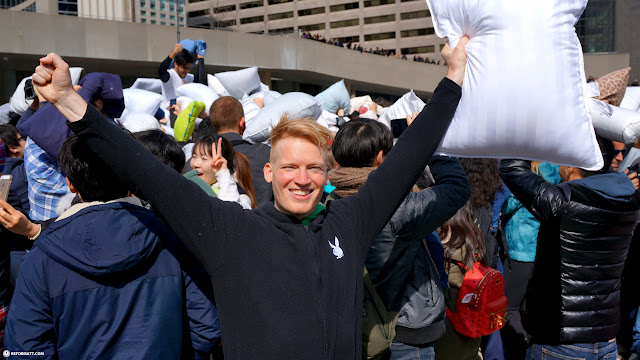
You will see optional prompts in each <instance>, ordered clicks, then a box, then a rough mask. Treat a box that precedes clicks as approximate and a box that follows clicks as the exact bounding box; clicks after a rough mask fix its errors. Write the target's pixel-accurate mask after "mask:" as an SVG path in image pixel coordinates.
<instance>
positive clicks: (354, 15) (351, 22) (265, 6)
mask: <svg viewBox="0 0 640 360" xmlns="http://www.w3.org/2000/svg"><path fill="white" fill-rule="evenodd" d="M185 7H186V9H185V10H186V13H187V19H188V20H187V21H188V25H189V26H195V27H211V28H226V29H231V30H236V31H243V32H250V33H256V34H265V33H268V34H286V33H292V34H298V33H299V32H300V31H304V32H306V31H309V32H310V33H311V34H316V33H317V34H319V35H321V36H324V37H325V38H326V39H337V40H339V41H340V42H343V43H347V42H349V41H351V42H352V43H354V44H359V45H361V46H362V47H364V48H365V49H374V50H375V49H376V48H380V49H384V50H392V51H394V52H395V53H396V54H398V55H406V56H407V57H412V56H413V55H415V54H420V55H422V56H427V57H436V58H438V57H439V56H440V55H439V54H440V48H441V46H443V45H444V43H445V42H446V40H443V39H440V38H438V37H437V36H436V35H435V32H434V29H433V25H432V22H431V17H430V14H429V9H428V7H427V4H426V2H425V1H424V0H326V1H309V0H187V2H186V4H185Z"/></svg>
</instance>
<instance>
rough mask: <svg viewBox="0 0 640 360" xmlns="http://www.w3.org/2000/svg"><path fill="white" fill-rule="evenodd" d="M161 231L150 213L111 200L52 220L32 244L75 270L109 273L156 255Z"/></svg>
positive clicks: (100, 274)
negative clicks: (66, 216) (54, 220)
mask: <svg viewBox="0 0 640 360" xmlns="http://www.w3.org/2000/svg"><path fill="white" fill-rule="evenodd" d="M114 224H126V226H114ZM58 229H60V230H63V231H56V230H58ZM161 231H166V230H164V229H160V228H159V226H158V222H157V221H155V215H153V212H151V211H149V210H146V209H144V208H142V207H140V206H136V205H132V204H127V203H120V202H115V203H107V204H100V205H93V206H90V207H87V208H84V209H82V210H80V211H78V212H77V213H76V214H74V215H72V216H70V217H68V218H65V219H62V220H59V221H56V222H54V223H53V224H51V225H50V226H49V227H48V228H47V229H46V230H45V231H44V232H43V234H42V235H41V238H39V239H38V241H37V242H36V245H35V246H37V247H38V248H39V249H40V250H41V251H42V252H44V253H45V254H47V255H48V256H49V257H51V258H52V259H53V260H55V261H56V262H58V263H60V264H62V265H64V266H65V267H67V268H69V269H71V270H73V271H75V272H78V273H81V274H84V275H91V276H109V275H114V274H119V273H122V272H125V271H128V270H131V269H132V268H134V267H135V266H137V265H138V264H140V263H142V262H145V261H149V260H150V259H151V258H152V257H154V256H156V255H157V253H158V252H159V251H160V250H161V249H162V248H163V246H164V245H163V244H162V241H161V238H160V237H159V235H158V234H160V233H161ZM132 234H136V235H135V237H133V238H132Z"/></svg>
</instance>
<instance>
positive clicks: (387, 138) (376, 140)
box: [332, 119, 393, 167]
mask: <svg viewBox="0 0 640 360" xmlns="http://www.w3.org/2000/svg"><path fill="white" fill-rule="evenodd" d="M392 147H393V134H392V133H391V130H389V129H388V128H387V127H386V126H384V125H383V124H382V123H380V122H378V121H375V120H364V119H360V120H352V121H349V122H348V123H346V124H345V125H344V126H343V127H342V128H341V129H340V131H338V133H337V134H336V137H335V139H333V146H332V151H333V156H334V157H335V159H336V161H337V162H338V164H340V166H342V167H369V166H371V165H372V164H373V160H374V159H375V157H376V156H377V155H378V153H379V152H380V150H382V154H383V155H385V156H386V155H387V154H388V153H389V151H391V148H392Z"/></svg>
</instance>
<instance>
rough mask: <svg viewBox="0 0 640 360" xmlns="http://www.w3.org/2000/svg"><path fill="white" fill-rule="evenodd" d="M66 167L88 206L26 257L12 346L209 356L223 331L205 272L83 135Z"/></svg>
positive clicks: (48, 354) (68, 152)
mask: <svg viewBox="0 0 640 360" xmlns="http://www.w3.org/2000/svg"><path fill="white" fill-rule="evenodd" d="M58 161H59V163H60V165H61V167H62V169H63V171H64V173H65V174H66V176H67V182H68V183H69V188H70V189H71V191H73V192H77V193H79V196H80V197H81V198H82V200H83V202H81V203H79V204H76V205H74V206H72V207H71V208H70V209H68V210H67V211H65V213H63V214H62V215H61V216H60V217H59V218H58V219H57V220H56V221H55V222H54V223H53V224H51V225H49V227H47V229H46V230H44V231H43V232H42V234H41V235H40V236H39V238H38V239H37V240H36V243H35V245H34V246H33V249H32V251H31V252H30V253H29V254H28V255H27V256H26V257H25V259H24V262H23V263H22V267H21V269H20V274H19V276H18V280H17V284H16V288H15V292H14V296H13V300H12V303H11V306H10V311H9V315H8V318H7V325H6V331H5V338H4V340H5V348H6V349H7V350H9V351H11V352H21V351H24V352H30V351H41V352H43V353H44V356H42V357H39V358H45V359H51V358H66V359H96V358H101V359H120V358H127V359H178V358H187V357H191V358H203V359H208V358H209V353H210V352H211V350H212V349H213V347H214V346H215V345H217V343H218V342H219V339H220V325H219V320H218V314H217V310H216V308H215V306H214V305H213V302H212V299H213V295H212V289H211V283H210V282H209V281H208V278H207V275H206V273H205V272H204V270H203V269H202V267H200V268H197V267H195V266H196V265H194V264H197V263H196V262H194V261H193V260H192V259H191V257H190V256H189V254H188V252H187V251H186V250H184V249H183V248H182V246H181V244H180V242H179V241H178V240H177V239H176V238H175V236H174V235H173V234H172V233H171V232H170V231H169V230H168V229H167V228H166V226H165V225H164V224H163V223H162V222H161V221H160V220H159V219H158V218H157V217H156V216H155V215H154V214H153V212H151V211H150V210H147V209H145V208H143V207H142V206H141V203H140V200H139V199H137V198H135V197H127V195H128V193H129V191H128V189H127V187H126V186H125V185H123V184H121V183H120V182H119V181H118V178H117V177H116V176H115V174H114V173H113V172H111V171H110V170H109V169H108V168H107V167H105V166H104V165H102V163H101V162H100V160H99V159H98V158H97V157H96V155H94V154H93V153H92V152H91V151H90V150H89V149H88V148H87V147H86V145H84V143H82V142H80V141H79V140H78V138H77V137H76V136H75V135H74V136H71V137H70V138H69V139H68V140H67V141H66V142H65V143H64V144H63V146H62V149H61V150H60V154H59V157H58ZM181 264H190V266H189V267H183V266H181ZM18 357H19V356H18ZM12 358H13V356H12Z"/></svg>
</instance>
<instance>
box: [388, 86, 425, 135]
mask: <svg viewBox="0 0 640 360" xmlns="http://www.w3.org/2000/svg"><path fill="white" fill-rule="evenodd" d="M424 106H425V103H424V101H422V100H420V98H419V97H418V96H416V94H415V93H414V92H413V90H411V91H409V92H408V93H406V94H404V95H403V96H402V97H401V98H400V99H398V101H396V102H395V103H394V104H393V105H391V106H389V107H388V108H386V109H385V110H384V112H383V113H382V115H381V116H380V117H379V118H378V121H380V122H381V123H383V124H385V125H387V127H388V128H389V129H391V120H395V119H404V118H406V117H407V115H410V114H412V113H414V112H420V111H422V109H423V108H424Z"/></svg>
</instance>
